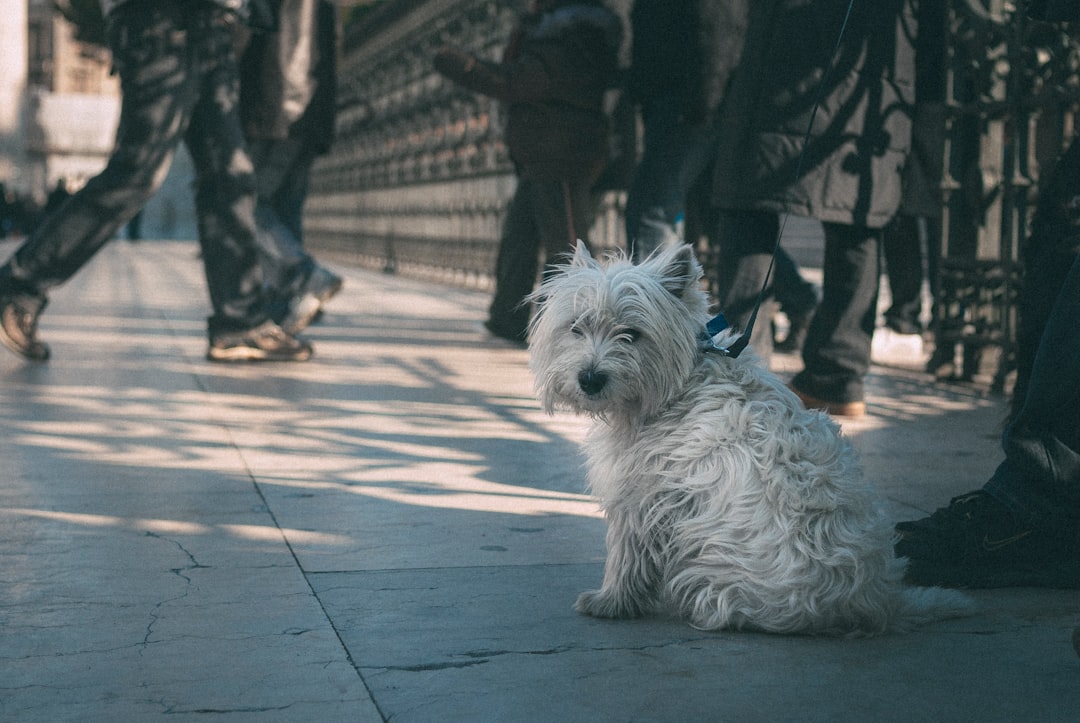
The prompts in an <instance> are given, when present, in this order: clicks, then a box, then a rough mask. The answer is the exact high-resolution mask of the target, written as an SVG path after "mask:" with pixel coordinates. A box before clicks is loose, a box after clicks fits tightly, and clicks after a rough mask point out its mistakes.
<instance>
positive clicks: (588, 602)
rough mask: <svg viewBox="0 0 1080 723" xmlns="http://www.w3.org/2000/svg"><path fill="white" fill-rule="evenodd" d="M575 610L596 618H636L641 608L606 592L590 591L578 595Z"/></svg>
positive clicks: (639, 614)
mask: <svg viewBox="0 0 1080 723" xmlns="http://www.w3.org/2000/svg"><path fill="white" fill-rule="evenodd" d="M574 609H575V610H577V611H578V612H579V613H582V614H584V615H591V616H592V617H594V618H636V617H640V616H641V608H640V607H639V606H637V605H634V604H632V603H630V602H629V601H627V600H624V599H620V597H619V596H618V595H613V594H611V593H609V592H605V591H604V590H589V591H588V592H583V593H581V594H580V595H578V599H577V602H576V603H574Z"/></svg>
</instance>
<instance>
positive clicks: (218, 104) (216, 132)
mask: <svg viewBox="0 0 1080 723" xmlns="http://www.w3.org/2000/svg"><path fill="white" fill-rule="evenodd" d="M232 20H233V16H232V15H231V14H229V13H227V12H226V11H224V10H222V9H220V8H218V7H217V6H215V5H213V4H211V3H191V2H187V1H186V0H154V1H153V2H150V0H134V1H133V2H130V3H127V4H125V5H122V6H120V7H119V8H118V9H117V10H116V11H114V12H113V13H112V14H110V16H109V44H110V47H111V49H112V53H113V63H114V65H115V67H116V69H117V72H118V73H119V75H120V83H121V91H122V94H123V101H122V105H121V110H120V124H119V127H118V129H117V135H116V145H115V149H114V150H113V153H112V155H111V156H110V158H109V162H108V164H107V165H106V167H105V169H104V170H103V171H102V172H101V173H100V174H98V175H97V176H95V177H94V178H92V179H91V180H90V181H89V182H87V184H86V185H85V186H84V187H83V188H82V189H80V190H79V192H78V193H76V194H75V195H74V196H72V197H71V198H70V199H68V201H67V202H65V203H64V204H63V205H62V206H61V207H60V208H59V209H58V211H57V212H56V213H54V214H52V215H50V216H49V218H47V219H46V220H45V222H44V223H43V224H42V225H41V226H40V227H39V228H38V229H37V230H36V231H35V232H34V233H33V234H32V235H31V236H30V237H29V238H28V239H27V240H26V241H25V242H24V243H23V245H22V246H21V247H20V248H19V249H18V250H17V251H16V252H15V254H14V256H13V257H12V258H11V259H10V260H9V261H8V263H7V264H6V265H5V266H4V267H3V269H0V278H2V279H3V280H4V283H5V284H7V285H10V286H12V287H13V288H14V289H15V290H17V291H20V292H22V293H30V294H35V295H38V296H41V297H44V295H45V291H46V290H47V289H49V288H50V287H52V286H56V285H58V284H60V283H63V282H64V281H66V280H67V279H69V278H70V277H71V276H73V275H74V274H75V273H76V272H77V271H78V270H79V269H80V268H82V266H83V265H84V264H85V263H86V262H88V261H89V260H90V259H91V258H92V257H93V256H94V254H96V253H97V252H98V251H99V250H100V249H101V248H102V247H103V246H104V245H105V244H106V243H107V242H108V241H109V240H110V239H111V238H113V237H114V236H115V234H116V232H117V231H118V230H119V229H120V227H121V226H123V225H124V224H126V223H127V222H128V221H129V220H130V219H131V218H132V217H133V216H134V215H135V214H136V213H138V212H139V210H140V209H141V208H142V207H143V205H144V204H145V203H146V202H147V201H148V200H149V199H150V197H151V196H153V194H154V193H155V192H156V191H157V190H158V188H159V187H160V186H161V183H162V182H163V181H164V179H165V175H166V173H167V172H168V169H169V165H170V164H171V163H172V159H173V156H174V154H175V152H176V147H177V145H179V143H180V141H181V140H183V141H184V142H185V143H186V144H187V146H188V149H189V150H190V152H191V157H192V160H193V161H194V165H195V172H196V191H195V208H196V212H197V215H198V225H199V243H200V245H201V247H202V258H203V263H204V267H205V272H206V281H207V287H208V289H209V293H210V302H211V305H212V307H213V311H214V313H213V316H211V317H210V320H209V325H210V334H211V336H213V335H214V334H215V333H217V332H219V331H228V330H237V329H246V328H251V327H253V326H256V325H258V324H260V323H262V322H263V321H265V320H266V318H267V314H266V309H265V299H264V296H263V289H262V270H261V268H260V266H259V258H258V254H257V251H256V245H255V217H254V212H255V180H254V172H253V169H252V166H251V162H250V159H249V158H248V155H247V152H246V151H245V145H244V139H243V134H242V131H241V127H240V120H239V116H238V114H237V112H236V107H237V102H236V101H237V99H238V96H239V79H238V74H237V68H236V59H235V56H234V51H233V46H232V35H231V22H232Z"/></svg>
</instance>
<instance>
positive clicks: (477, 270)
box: [306, 0, 622, 287]
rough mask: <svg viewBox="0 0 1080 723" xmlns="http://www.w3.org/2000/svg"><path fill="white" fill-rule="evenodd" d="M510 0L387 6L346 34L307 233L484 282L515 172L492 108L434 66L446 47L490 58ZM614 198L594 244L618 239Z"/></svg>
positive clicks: (366, 258) (514, 8)
mask: <svg viewBox="0 0 1080 723" xmlns="http://www.w3.org/2000/svg"><path fill="white" fill-rule="evenodd" d="M521 7H522V3H521V2H519V1H517V0H432V1H430V2H405V1H398V2H388V3H385V4H383V5H382V6H381V7H380V8H379V9H378V10H376V11H374V12H372V13H371V14H370V15H369V16H368V17H366V18H365V19H364V21H363V22H362V23H359V24H357V26H356V27H355V28H354V29H353V30H352V32H350V33H349V34H348V35H347V36H346V38H345V48H344V51H345V54H344V59H343V62H342V64H341V68H340V74H339V77H340V81H339V83H340V88H339V94H340V101H339V117H338V125H337V138H336V140H335V145H334V150H333V153H332V154H331V156H330V157H328V158H325V159H321V160H320V162H319V163H318V165H317V167H316V170H315V172H314V174H313V179H312V188H311V193H310V196H309V202H308V209H307V217H306V221H307V226H308V230H307V232H306V233H307V235H308V238H310V239H311V240H312V243H313V244H315V245H316V246H317V247H318V248H320V249H323V250H327V251H330V252H332V253H336V254H345V255H347V256H349V257H350V258H351V259H352V260H353V261H355V262H358V263H360V264H363V265H366V266H369V267H373V268H380V269H385V270H388V271H397V272H401V273H407V274H410V275H413V276H420V277H427V278H434V279H438V280H440V281H448V282H451V283H459V284H466V285H470V286H479V287H487V286H489V285H490V283H491V274H492V271H493V269H494V265H495V254H496V247H497V244H498V238H499V232H500V229H501V226H502V221H503V216H504V214H505V211H506V206H507V202H508V200H509V199H510V197H511V196H512V195H513V191H514V183H515V181H514V175H513V167H512V165H511V162H510V159H509V157H508V155H507V151H506V147H505V145H504V144H503V141H502V136H501V128H502V119H501V117H500V113H501V109H500V105H499V103H497V102H496V101H493V100H491V99H490V98H485V97H483V96H481V95H479V94H476V93H473V92H471V91H468V90H464V89H462V88H459V87H457V86H455V85H454V84H453V83H451V82H450V81H447V80H445V79H443V78H442V77H441V76H439V75H438V74H437V73H436V72H435V71H434V69H433V67H432V58H433V57H434V55H435V51H436V50H437V49H438V48H439V47H441V46H442V45H443V44H447V43H450V44H453V45H457V46H459V47H462V48H465V49H467V50H470V51H472V52H475V53H477V54H479V55H481V56H482V57H488V58H492V59H496V58H498V57H499V54H500V53H501V51H502V48H503V46H505V44H506V42H507V39H508V38H509V35H510V31H511V29H512V27H513V25H514V23H515V22H516V19H517V17H518V14H519V13H520V11H521ZM621 201H622V199H621V196H620V195H619V194H608V195H607V196H605V197H604V199H603V201H602V204H601V209H600V213H599V215H598V219H597V223H596V226H595V227H594V228H593V229H592V231H591V238H592V239H593V240H594V241H595V242H596V243H598V244H599V245H601V246H604V245H607V246H616V245H621V244H622V236H621V233H622V232H621V210H620V209H621Z"/></svg>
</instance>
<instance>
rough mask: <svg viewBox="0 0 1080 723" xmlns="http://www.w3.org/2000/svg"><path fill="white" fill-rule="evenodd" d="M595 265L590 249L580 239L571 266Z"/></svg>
mask: <svg viewBox="0 0 1080 723" xmlns="http://www.w3.org/2000/svg"><path fill="white" fill-rule="evenodd" d="M595 263H596V262H595V261H594V260H593V257H592V254H590V253H589V247H588V246H586V245H585V242H584V241H582V240H581V239H578V242H577V246H575V247H574V257H573V258H572V259H570V265H571V266H581V267H586V266H592V265H594V264H595Z"/></svg>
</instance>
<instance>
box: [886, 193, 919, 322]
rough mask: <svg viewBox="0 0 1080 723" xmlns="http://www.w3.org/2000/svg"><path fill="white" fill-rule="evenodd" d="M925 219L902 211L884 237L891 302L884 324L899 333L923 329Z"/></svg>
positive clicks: (887, 228)
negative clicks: (921, 315)
mask: <svg viewBox="0 0 1080 723" xmlns="http://www.w3.org/2000/svg"><path fill="white" fill-rule="evenodd" d="M925 228H926V223H925V219H922V223H920V219H919V217H917V216H910V215H907V214H900V215H899V216H897V217H896V218H895V219H894V220H893V222H892V223H891V224H889V226H888V227H886V229H885V232H884V235H883V238H882V244H881V245H882V251H883V252H884V256H885V272H886V273H887V274H888V278H889V294H890V297H891V302H890V305H889V308H888V309H887V310H886V311H885V325H886V326H888V327H889V328H890V329H892V330H893V331H895V332H897V333H899V334H918V333H919V332H920V331H921V330H922V325H921V324H920V323H919V313H920V311H921V310H922V281H923V262H922V248H923V245H924V243H925V240H926V239H925Z"/></svg>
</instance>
